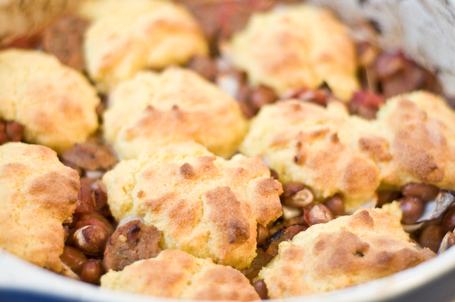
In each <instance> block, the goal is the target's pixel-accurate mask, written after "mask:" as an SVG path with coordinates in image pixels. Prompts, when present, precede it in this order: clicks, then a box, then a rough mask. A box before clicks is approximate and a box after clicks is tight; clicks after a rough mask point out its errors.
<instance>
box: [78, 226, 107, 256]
mask: <svg viewBox="0 0 455 302" xmlns="http://www.w3.org/2000/svg"><path fill="white" fill-rule="evenodd" d="M109 236H110V234H109V233H108V231H107V230H106V228H104V227H102V226H98V225H87V226H84V227H82V228H80V229H78V230H77V231H76V232H75V233H74V236H73V238H74V245H75V246H76V247H77V248H79V249H80V250H81V251H82V252H83V253H84V254H86V255H90V256H101V255H102V254H103V253H104V250H105V248H106V243H107V240H108V239H109Z"/></svg>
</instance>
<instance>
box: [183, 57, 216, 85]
mask: <svg viewBox="0 0 455 302" xmlns="http://www.w3.org/2000/svg"><path fill="white" fill-rule="evenodd" d="M188 68H189V69H192V70H193V71H195V72H197V73H198V74H200V75H201V76H202V77H204V78H206V79H207V80H209V81H214V80H215V77H216V73H217V67H216V63H215V61H214V60H212V59H211V58H209V57H205V56H195V57H193V58H192V59H191V61H190V62H189V63H188Z"/></svg>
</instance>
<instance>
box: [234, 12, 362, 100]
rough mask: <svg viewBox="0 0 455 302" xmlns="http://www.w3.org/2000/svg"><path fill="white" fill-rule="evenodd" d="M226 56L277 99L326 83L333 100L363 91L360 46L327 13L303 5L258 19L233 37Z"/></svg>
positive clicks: (257, 16) (345, 98) (253, 82)
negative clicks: (358, 74) (359, 73)
mask: <svg viewBox="0 0 455 302" xmlns="http://www.w3.org/2000/svg"><path fill="white" fill-rule="evenodd" d="M227 55H228V57H229V58H230V59H232V61H233V63H234V65H235V66H236V67H237V68H239V69H242V70H245V71H246V73H247V74H248V77H249V80H250V81H251V83H252V84H253V85H255V86H256V85H259V84H263V85H266V86H270V87H271V88H273V89H274V90H275V91H276V92H277V94H278V95H285V94H288V95H289V94H292V93H295V92H297V91H299V90H301V89H315V88H318V87H319V86H320V85H321V84H322V83H323V82H325V83H326V84H327V85H328V86H329V87H330V89H331V90H332V91H333V94H334V95H336V96H337V97H339V98H340V99H343V100H349V99H350V98H351V96H352V93H353V92H354V91H355V90H357V89H358V88H359V85H358V83H357V79H356V68H357V63H356V53H355V45H354V43H353V41H352V40H351V37H350V36H349V33H348V29H347V27H345V26H344V25H343V24H342V23H341V22H339V21H338V20H336V18H335V17H334V16H333V14H331V12H330V11H328V10H326V9H320V8H315V7H312V6H308V5H299V6H294V7H289V8H283V9H281V10H276V11H272V12H267V13H262V14H256V15H254V16H252V18H251V19H250V22H249V24H248V25H247V27H246V29H245V30H243V31H240V32H239V33H237V34H235V35H234V37H233V39H232V41H231V42H230V45H229V49H228V53H227Z"/></svg>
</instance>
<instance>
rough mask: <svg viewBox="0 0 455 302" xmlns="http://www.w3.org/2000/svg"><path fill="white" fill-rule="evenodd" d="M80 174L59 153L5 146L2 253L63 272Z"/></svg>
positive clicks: (0, 174)
mask: <svg viewBox="0 0 455 302" xmlns="http://www.w3.org/2000/svg"><path fill="white" fill-rule="evenodd" d="M79 186H80V184H79V175H78V174H77V172H76V171H75V170H73V169H71V168H68V167H66V166H64V165H63V164H62V163H61V162H60V161H59V160H58V158H57V154H56V153H55V151H52V150H51V149H49V148H47V147H44V146H39V145H27V144H23V143H8V144H5V145H2V146H0V221H1V224H0V248H2V249H4V250H6V251H8V252H10V253H13V254H15V255H16V256H19V257H21V258H23V259H25V260H27V261H30V262H32V263H34V264H36V265H39V266H41V267H44V268H47V269H49V270H52V271H55V272H57V273H58V272H61V271H62V268H63V267H62V262H61V261H60V255H61V254H62V253H63V246H64V230H63V226H62V223H63V222H67V223H69V222H71V218H72V216H71V215H72V213H73V212H74V210H75V209H76V203H77V194H78V191H79Z"/></svg>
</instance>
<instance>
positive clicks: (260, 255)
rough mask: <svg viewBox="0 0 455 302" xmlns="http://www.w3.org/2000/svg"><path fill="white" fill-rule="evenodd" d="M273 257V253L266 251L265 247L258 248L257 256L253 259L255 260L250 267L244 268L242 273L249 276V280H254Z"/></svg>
mask: <svg viewBox="0 0 455 302" xmlns="http://www.w3.org/2000/svg"><path fill="white" fill-rule="evenodd" d="M272 259H273V256H272V255H270V254H268V253H266V252H265V251H264V249H262V248H258V249H257V256H256V258H254V259H253V262H252V263H251V265H250V267H248V268H247V269H245V270H242V273H243V274H244V275H245V277H247V278H248V280H250V282H253V280H254V279H255V278H256V277H257V275H258V274H259V272H260V271H261V269H262V268H263V267H264V266H266V265H267V264H268V263H269V262H270V261H271V260H272Z"/></svg>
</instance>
